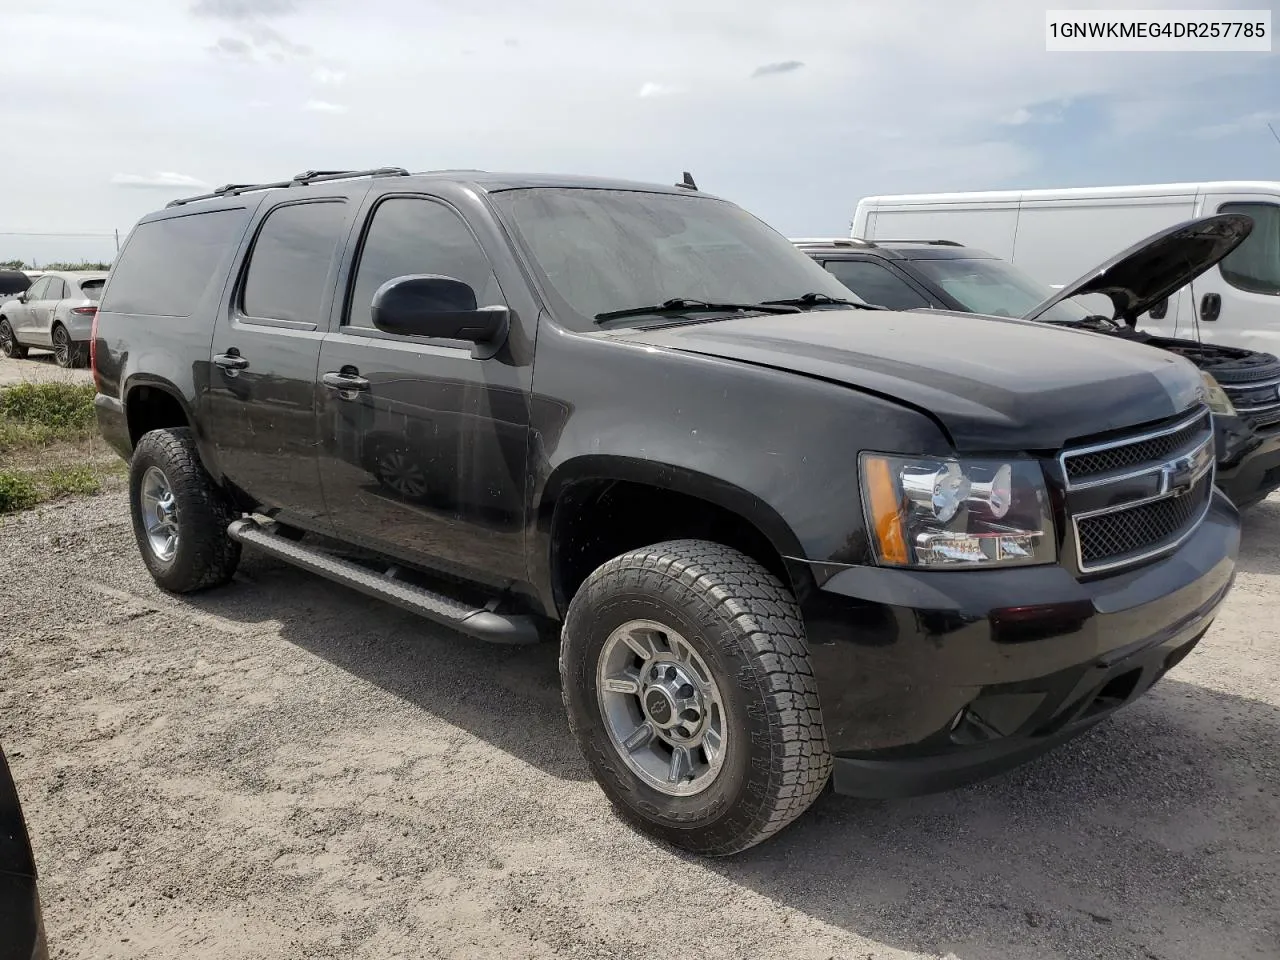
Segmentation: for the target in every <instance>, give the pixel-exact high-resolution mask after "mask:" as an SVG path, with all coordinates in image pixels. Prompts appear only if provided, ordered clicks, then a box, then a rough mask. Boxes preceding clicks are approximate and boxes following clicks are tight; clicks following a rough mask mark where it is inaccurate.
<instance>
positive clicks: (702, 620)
mask: <svg viewBox="0 0 1280 960" xmlns="http://www.w3.org/2000/svg"><path fill="white" fill-rule="evenodd" d="M633 620H648V621H656V622H657V623H660V624H663V625H666V626H668V627H669V628H671V629H672V630H674V631H675V632H676V633H678V634H679V635H680V636H682V637H683V638H684V640H685V641H686V642H688V643H689V644H691V645H692V646H693V647H694V649H695V650H696V651H697V653H698V654H699V656H701V658H702V659H703V660H704V661H705V664H706V666H707V667H708V668H709V669H710V672H711V674H712V675H713V677H714V679H715V682H716V684H717V686H718V687H719V690H720V694H721V696H722V699H723V706H724V719H725V729H726V733H727V736H726V738H725V748H724V749H725V754H724V761H723V765H722V766H721V768H720V770H719V772H718V773H717V774H716V775H715V779H714V780H712V781H711V783H710V785H709V786H707V787H706V788H705V789H703V790H702V791H701V792H699V793H696V794H693V795H692V796H671V795H669V794H667V793H664V792H661V791H659V790H657V789H655V788H654V787H652V786H650V785H649V784H648V783H647V782H645V780H643V779H642V778H641V777H639V776H637V775H636V773H635V772H634V771H633V770H632V769H631V767H630V766H628V764H627V762H626V761H624V760H623V759H622V755H621V753H620V752H619V748H617V747H615V746H614V743H613V741H612V740H611V739H610V736H609V733H608V729H607V727H606V721H605V718H604V714H603V712H602V709H601V706H600V702H599V700H598V694H597V666H598V664H599V661H600V657H601V653H602V650H603V648H604V646H605V643H606V641H607V639H608V638H609V636H610V635H611V634H612V633H613V632H614V631H615V630H616V629H618V628H619V627H620V626H622V625H624V624H627V623H629V622H631V621H633ZM560 675H561V686H562V692H563V696H564V704H565V709H566V710H567V712H568V716H569V725H570V728H571V729H572V731H573V734H574V736H575V737H576V739H577V741H578V745H579V747H580V748H581V750H582V753H583V756H584V757H585V758H586V760H587V763H588V765H589V766H590V768H591V771H592V774H593V775H594V776H595V778H596V780H597V782H598V783H599V784H600V786H601V788H602V789H603V790H604V792H605V794H606V795H607V796H608V797H609V799H610V801H611V802H612V803H613V805H614V807H615V808H616V809H617V810H618V812H619V813H620V814H621V815H622V816H623V817H624V818H625V819H626V820H628V821H629V822H631V823H632V824H634V825H635V826H637V827H639V828H640V829H642V830H644V831H646V832H648V833H651V834H653V835H655V836H657V837H659V838H661V839H663V840H665V841H667V842H669V843H671V844H673V845H675V846H678V847H682V848H684V849H687V850H691V851H694V852H697V853H701V854H706V855H712V856H725V855H729V854H733V853H738V852H740V851H742V850H745V849H747V848H748V847H751V846H754V845H755V844H757V843H759V842H761V841H762V840H765V839H766V838H768V837H770V836H772V835H773V834H774V833H776V832H777V831H779V830H781V829H782V828H783V827H785V826H786V825H787V824H789V823H791V822H792V821H793V820H795V819H796V817H798V816H800V814H802V813H803V812H804V811H805V810H807V809H808V808H809V806H810V805H811V804H812V803H813V801H814V800H815V799H816V798H817V797H818V795H819V794H820V793H821V792H822V789H823V787H824V786H825V785H826V782H827V779H828V777H829V775H830V773H831V754H830V750H829V748H828V744H827V736H826V731H825V729H824V727H823V722H822V710H821V705H820V704H819V702H818V688H817V683H816V682H815V680H814V676H813V670H812V667H811V665H810V662H809V651H808V646H807V644H806V643H805V635H804V626H803V623H802V622H801V619H800V611H799V608H798V607H797V606H796V602H795V599H794V597H793V596H792V594H791V592H790V591H789V590H788V589H787V588H786V587H785V586H783V585H782V583H780V582H779V581H778V579H777V578H776V577H774V576H773V574H771V573H770V572H769V571H768V570H766V569H765V568H764V567H763V566H761V565H760V564H759V563H757V562H756V561H754V560H752V559H751V558H750V557H748V556H746V555H745V554H742V553H740V552H739V551H737V550H734V549H731V548H729V547H726V546H723V545H721V544H717V543H710V542H707V541H703V540H675V541H668V542H666V543H659V544H655V545H653V546H650V547H644V548H642V549H639V550H633V551H631V552H629V553H626V554H623V555H622V556H620V557H617V558H615V559H613V560H610V561H609V562H608V563H606V564H604V565H603V566H601V567H600V568H599V569H597V570H596V571H595V572H594V573H592V574H591V575H590V576H589V577H588V578H587V580H586V582H585V583H583V585H582V587H581V589H579V590H578V592H577V594H576V595H575V597H574V598H573V601H572V603H571V604H570V605H569V611H568V615H567V616H566V618H565V623H564V630H563V632H562V636H561V647H560Z"/></svg>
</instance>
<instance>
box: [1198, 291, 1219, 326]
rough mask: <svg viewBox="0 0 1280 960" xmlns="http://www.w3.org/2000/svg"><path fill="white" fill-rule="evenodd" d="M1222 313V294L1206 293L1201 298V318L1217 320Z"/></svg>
mask: <svg viewBox="0 0 1280 960" xmlns="http://www.w3.org/2000/svg"><path fill="white" fill-rule="evenodd" d="M1221 313H1222V295H1221V294H1217V293H1206V294H1205V295H1204V296H1203V297H1201V298H1200V319H1201V320H1217V319H1218V316H1219V315H1220V314H1221Z"/></svg>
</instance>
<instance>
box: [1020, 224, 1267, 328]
mask: <svg viewBox="0 0 1280 960" xmlns="http://www.w3.org/2000/svg"><path fill="white" fill-rule="evenodd" d="M1252 230H1253V218H1252V217H1249V216H1246V215H1245V214H1243V213H1221V214H1217V215H1216V216H1212V217H1202V218H1200V219H1198V220H1188V221H1186V222H1184V223H1179V224H1177V225H1175V226H1172V227H1168V228H1166V229H1164V230H1161V231H1160V232H1159V233H1155V234H1152V235H1151V236H1149V237H1147V238H1146V239H1145V240H1142V241H1139V242H1138V243H1135V244H1134V245H1133V246H1132V247H1130V248H1129V249H1127V250H1124V251H1122V252H1121V253H1118V254H1116V255H1115V256H1114V257H1112V258H1111V259H1110V260H1107V261H1106V262H1105V263H1103V264H1101V265H1100V266H1097V267H1094V268H1093V269H1092V270H1090V271H1089V272H1088V273H1087V274H1085V275H1084V276H1083V277H1081V278H1080V279H1079V280H1076V281H1075V282H1074V283H1068V284H1067V285H1066V286H1065V287H1063V288H1062V289H1061V290H1059V291H1058V292H1057V293H1056V294H1054V295H1053V296H1052V297H1050V298H1049V299H1048V300H1045V301H1044V302H1043V303H1040V304H1038V305H1037V306H1036V307H1034V308H1033V309H1032V310H1031V311H1030V312H1028V313H1025V314H1023V317H1022V319H1024V320H1036V319H1039V317H1041V316H1042V315H1043V314H1044V312H1045V311H1046V310H1048V309H1049V308H1050V307H1052V306H1053V305H1054V304H1057V303H1061V302H1062V301H1063V300H1069V299H1071V298H1072V297H1079V296H1083V295H1085V294H1089V293H1101V294H1103V295H1104V296H1106V297H1108V298H1110V300H1111V303H1112V305H1113V306H1114V307H1115V315H1114V319H1115V320H1116V321H1117V322H1119V321H1123V322H1124V323H1126V324H1128V325H1129V326H1130V327H1132V326H1135V325H1136V324H1137V322H1138V317H1140V316H1141V315H1142V314H1144V313H1146V312H1147V311H1149V310H1150V309H1151V308H1152V307H1154V306H1155V305H1156V304H1157V303H1159V302H1160V301H1161V300H1163V299H1164V298H1165V297H1168V296H1170V295H1171V294H1173V293H1174V292H1175V291H1177V290H1179V289H1180V288H1182V287H1184V286H1186V285H1187V284H1188V283H1190V282H1191V281H1192V280H1194V279H1195V278H1196V277H1198V276H1200V274H1202V273H1204V272H1205V271H1206V270H1208V269H1209V268H1210V267H1212V266H1213V265H1214V264H1216V263H1218V262H1219V261H1220V260H1222V259H1223V258H1224V257H1225V256H1226V255H1227V254H1229V253H1230V252H1231V251H1232V250H1234V249H1235V248H1236V247H1238V246H1240V244H1241V243H1243V242H1244V240H1245V238H1246V237H1248V236H1249V233H1250V232H1251V231H1252Z"/></svg>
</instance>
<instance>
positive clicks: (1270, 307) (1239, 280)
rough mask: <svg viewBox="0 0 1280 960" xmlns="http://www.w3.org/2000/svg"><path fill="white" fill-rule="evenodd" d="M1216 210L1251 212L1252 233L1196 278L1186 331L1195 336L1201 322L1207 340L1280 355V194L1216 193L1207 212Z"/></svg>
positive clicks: (1182, 331) (1207, 204)
mask: <svg viewBox="0 0 1280 960" xmlns="http://www.w3.org/2000/svg"><path fill="white" fill-rule="evenodd" d="M1216 213H1245V214H1248V215H1249V216H1251V217H1253V232H1252V233H1250V234H1249V236H1248V237H1247V238H1246V239H1245V241H1244V243H1242V244H1240V246H1239V247H1237V248H1236V249H1235V250H1233V251H1232V252H1231V253H1230V254H1228V255H1227V257H1226V258H1225V259H1224V260H1223V261H1222V262H1221V263H1220V264H1218V265H1217V266H1216V267H1214V268H1213V269H1211V270H1209V271H1208V272H1207V273H1205V274H1204V275H1202V276H1201V277H1200V278H1199V279H1197V280H1196V281H1195V284H1194V287H1195V299H1194V302H1192V303H1190V304H1189V307H1188V314H1189V318H1188V319H1187V320H1186V321H1185V322H1184V324H1183V325H1182V330H1181V333H1182V335H1183V336H1192V335H1194V330H1195V329H1196V326H1197V324H1195V323H1194V322H1193V320H1198V321H1199V323H1198V328H1199V333H1200V336H1201V337H1203V338H1204V339H1205V340H1206V341H1211V342H1216V343H1223V344H1226V345H1228V346H1233V347H1245V348H1247V349H1250V350H1263V351H1266V352H1267V353H1280V198H1277V197H1268V196H1262V195H1248V194H1242V195H1239V196H1232V195H1214V196H1211V197H1208V198H1207V200H1206V204H1205V214H1206V215H1208V214H1216ZM1215 311H1216V314H1217V315H1216V317H1215V316H1214V314H1215Z"/></svg>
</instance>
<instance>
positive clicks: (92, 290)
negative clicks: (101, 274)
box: [80, 280, 107, 300]
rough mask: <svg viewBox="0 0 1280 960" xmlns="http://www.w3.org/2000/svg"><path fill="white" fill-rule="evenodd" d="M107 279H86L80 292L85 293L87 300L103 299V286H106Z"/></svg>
mask: <svg viewBox="0 0 1280 960" xmlns="http://www.w3.org/2000/svg"><path fill="white" fill-rule="evenodd" d="M106 283H107V281H106V280H85V281H84V282H83V283H81V284H80V292H81V293H83V294H84V295H85V299H87V300H101V299H102V288H103V287H104V286H106Z"/></svg>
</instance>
